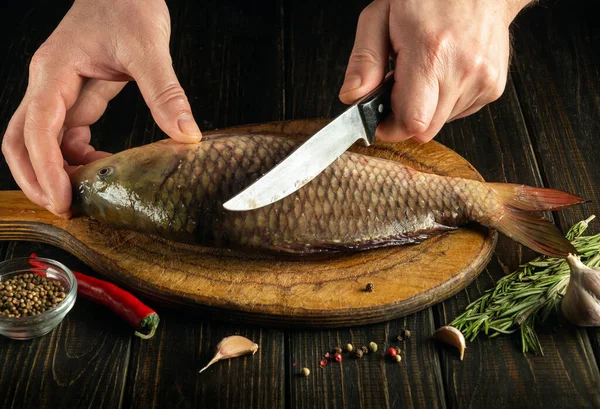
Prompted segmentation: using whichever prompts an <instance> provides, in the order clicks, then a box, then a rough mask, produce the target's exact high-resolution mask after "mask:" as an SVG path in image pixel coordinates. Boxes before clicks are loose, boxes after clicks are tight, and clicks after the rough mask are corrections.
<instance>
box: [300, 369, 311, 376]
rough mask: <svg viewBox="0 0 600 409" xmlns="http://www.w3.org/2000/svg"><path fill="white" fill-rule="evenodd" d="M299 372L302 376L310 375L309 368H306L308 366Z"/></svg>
mask: <svg viewBox="0 0 600 409" xmlns="http://www.w3.org/2000/svg"><path fill="white" fill-rule="evenodd" d="M301 373H302V375H304V376H308V375H310V369H308V368H302V371H301Z"/></svg>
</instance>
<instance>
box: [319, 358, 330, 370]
mask: <svg viewBox="0 0 600 409" xmlns="http://www.w3.org/2000/svg"><path fill="white" fill-rule="evenodd" d="M327 362H329V361H327V359H321V362H320V364H321V368H323V367H324V366H325V365H327Z"/></svg>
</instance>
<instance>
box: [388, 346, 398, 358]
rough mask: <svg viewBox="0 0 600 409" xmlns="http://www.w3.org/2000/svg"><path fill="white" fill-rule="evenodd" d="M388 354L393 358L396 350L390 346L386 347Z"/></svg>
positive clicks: (396, 352)
mask: <svg viewBox="0 0 600 409" xmlns="http://www.w3.org/2000/svg"><path fill="white" fill-rule="evenodd" d="M388 355H389V356H391V357H392V358H394V357H395V356H396V355H398V351H396V348H393V347H392V348H390V349H388Z"/></svg>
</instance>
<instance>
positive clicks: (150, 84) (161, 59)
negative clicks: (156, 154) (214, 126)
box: [130, 47, 202, 143]
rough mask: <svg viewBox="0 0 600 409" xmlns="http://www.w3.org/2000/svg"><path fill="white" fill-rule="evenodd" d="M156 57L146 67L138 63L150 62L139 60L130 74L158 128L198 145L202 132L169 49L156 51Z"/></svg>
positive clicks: (173, 136) (174, 137)
mask: <svg viewBox="0 0 600 409" xmlns="http://www.w3.org/2000/svg"><path fill="white" fill-rule="evenodd" d="M155 56H156V57H155V60H154V61H152V62H150V63H147V64H145V65H144V66H142V65H140V63H138V62H137V61H147V60H144V59H139V60H136V62H135V63H134V64H133V65H131V67H130V71H131V75H132V77H133V78H135V80H136V81H137V84H138V86H139V88H140V91H141V93H142V96H143V97H144V100H145V101H146V104H147V105H148V107H149V108H150V111H151V112H152V116H153V117H154V120H155V121H156V123H157V124H158V126H159V127H160V128H161V129H162V130H163V131H164V132H165V133H166V134H167V135H169V136H170V137H171V138H173V139H175V140H177V141H179V142H185V143H194V142H198V141H199V140H200V138H201V137H202V133H201V132H200V128H199V127H198V125H197V124H196V121H195V120H194V117H193V115H192V109H191V108H190V104H189V102H188V99H187V97H186V95H185V92H184V91H183V88H181V85H179V81H178V80H177V76H176V75H175V71H174V70H173V66H172V63H171V57H170V55H169V51H168V47H167V49H166V51H164V50H162V49H161V50H160V51H157V52H156V53H155Z"/></svg>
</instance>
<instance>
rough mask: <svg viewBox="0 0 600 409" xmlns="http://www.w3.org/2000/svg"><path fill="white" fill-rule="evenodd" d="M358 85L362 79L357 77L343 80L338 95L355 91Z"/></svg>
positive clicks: (353, 76) (352, 76)
mask: <svg viewBox="0 0 600 409" xmlns="http://www.w3.org/2000/svg"><path fill="white" fill-rule="evenodd" d="M360 84H362V79H361V78H360V77H359V76H358V75H351V76H349V77H348V78H346V79H345V80H344V84H343V85H342V89H341V90H340V94H344V93H346V92H350V91H352V90H355V89H357V88H359V87H360Z"/></svg>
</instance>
